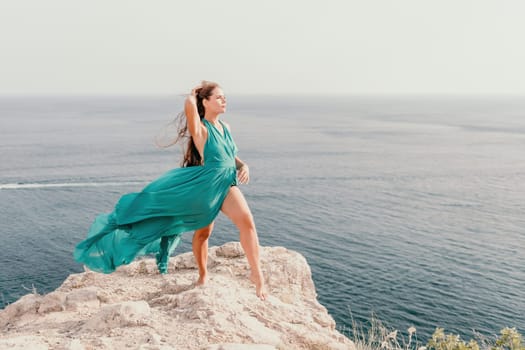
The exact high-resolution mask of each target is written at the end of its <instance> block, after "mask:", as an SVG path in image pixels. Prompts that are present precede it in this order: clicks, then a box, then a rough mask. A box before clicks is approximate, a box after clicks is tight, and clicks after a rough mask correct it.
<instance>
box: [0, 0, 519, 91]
mask: <svg viewBox="0 0 525 350" xmlns="http://www.w3.org/2000/svg"><path fill="white" fill-rule="evenodd" d="M524 43H525V1H522V0H512V1H508V0H494V1H490V0H472V1H467V0H429V1H425V0H362V1H354V0H340V1H336V0H315V1H314V0H303V1H299V0H290V1H288V0H258V1H250V0H231V1H230V0H214V1H205V0H197V1H194V0H193V1H190V0H187V1H176V0H151V1H145V0H144V1H135V0H120V1H119V0H85V1H77V0H33V1H30V0H12V1H9V0H0V50H1V52H0V94H26V93H27V94H84V93H87V94H158V93H161V94H172V93H183V92H186V91H187V90H189V89H190V88H191V87H192V86H193V85H194V84H195V83H197V82H198V81H200V80H202V79H207V80H214V81H217V82H219V83H220V84H221V85H222V86H223V87H224V89H225V91H226V92H227V93H247V94H258V93H261V94H280V93H312V94H316V93H323V94H331V93H337V94H347V93H348V94H376V93H377V94H414V93H415V94H428V93H439V94H524V95H525V44H524Z"/></svg>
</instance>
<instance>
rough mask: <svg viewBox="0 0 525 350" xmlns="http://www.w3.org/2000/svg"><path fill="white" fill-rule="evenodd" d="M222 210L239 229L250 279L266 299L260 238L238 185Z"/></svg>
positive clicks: (230, 193)
mask: <svg viewBox="0 0 525 350" xmlns="http://www.w3.org/2000/svg"><path fill="white" fill-rule="evenodd" d="M221 210H222V212H223V213H224V214H225V215H226V216H227V217H228V218H229V219H230V220H231V221H232V222H233V223H234V224H235V226H237V228H238V229H239V234H240V241H241V246H242V248H243V249H244V253H245V254H246V258H247V259H248V264H250V269H251V275H250V279H251V280H252V282H253V283H255V289H256V294H257V296H258V297H259V298H261V300H265V299H266V297H267V296H268V291H267V290H266V286H265V284H264V276H263V273H262V270H261V264H260V261H259V238H258V237H257V231H256V229H255V223H254V221H253V216H252V213H251V211H250V208H249V207H248V203H246V199H245V198H244V196H243V194H242V192H241V191H240V190H239V188H238V187H237V186H232V187H231V188H230V191H229V192H228V195H227V196H226V199H225V200H224V203H223V204H222V208H221Z"/></svg>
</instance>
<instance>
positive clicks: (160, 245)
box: [73, 119, 237, 273]
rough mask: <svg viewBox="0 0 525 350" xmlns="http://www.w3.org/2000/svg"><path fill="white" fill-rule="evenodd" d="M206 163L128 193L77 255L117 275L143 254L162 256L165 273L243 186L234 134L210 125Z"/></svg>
mask: <svg viewBox="0 0 525 350" xmlns="http://www.w3.org/2000/svg"><path fill="white" fill-rule="evenodd" d="M202 122H203V123H204V125H205V126H206V128H207V130H208V138H207V140H206V143H205V145H204V152H203V153H204V154H203V165H200V166H192V167H185V168H175V169H172V170H170V171H168V172H166V173H164V174H163V175H162V176H160V177H159V178H157V179H156V180H154V181H153V182H151V183H150V184H148V185H147V186H146V187H144V189H143V190H142V191H141V192H138V193H129V194H125V195H123V196H122V197H121V198H120V199H119V201H118V202H117V204H116V205H115V208H114V210H113V211H112V212H111V213H108V214H101V215H99V216H97V218H96V219H95V221H94V223H93V224H92V226H91V228H90V229H89V233H88V236H87V238H86V239H85V240H83V241H82V242H80V243H79V244H78V245H77V246H76V248H75V251H74V253H73V256H74V258H75V260H76V261H78V262H80V263H83V264H85V265H86V266H87V267H89V268H90V269H91V270H94V271H98V272H103V273H111V272H113V271H114V270H115V269H116V268H117V267H118V266H120V265H123V264H129V263H130V262H131V261H133V259H135V258H136V257H137V256H140V255H144V254H153V253H156V258H157V265H158V268H159V271H160V272H161V273H166V272H167V259H168V258H169V255H170V254H171V253H172V251H173V250H174V249H175V247H176V246H177V244H178V243H179V241H180V238H181V235H182V233H184V232H188V231H193V230H196V229H199V228H202V227H205V226H207V225H209V224H210V223H212V222H213V220H214V219H215V218H216V216H217V215H218V214H219V211H220V209H221V206H222V203H223V202H224V199H225V198H226V195H227V194H228V191H229V189H230V187H231V186H235V185H237V171H236V167H235V156H236V154H237V146H236V145H235V142H234V141H233V138H232V136H231V134H230V132H229V130H228V129H227V128H226V127H225V126H224V124H222V122H221V124H222V126H223V128H222V129H223V133H222V134H221V133H220V132H219V130H218V129H217V128H216V127H215V126H214V125H212V124H211V123H209V122H208V121H207V120H206V119H202Z"/></svg>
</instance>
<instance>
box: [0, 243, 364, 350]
mask: <svg viewBox="0 0 525 350" xmlns="http://www.w3.org/2000/svg"><path fill="white" fill-rule="evenodd" d="M261 263H262V267H263V271H264V273H265V276H266V279H267V284H268V289H269V292H270V296H269V298H268V299H267V300H266V301H260V300H259V299H258V298H257V297H256V295H255V288H254V286H253V285H252V284H251V283H250V282H249V279H248V274H249V270H248V264H247V262H246V259H245V256H244V253H243V251H242V249H241V247H240V245H239V243H234V242H232V243H227V244H225V245H223V246H220V247H212V248H210V253H209V258H208V268H209V280H208V282H207V284H206V285H204V286H195V285H194V282H195V281H196V279H197V277H198V272H197V266H196V265H195V262H194V259H193V255H192V254H191V253H185V254H181V255H178V256H175V257H172V258H171V259H170V263H169V273H168V274H167V275H160V274H159V273H158V272H157V267H156V265H155V260H154V259H143V260H138V261H136V262H133V263H132V264H130V265H127V266H122V267H120V268H119V269H118V270H117V271H116V272H114V273H112V274H110V275H104V274H100V273H96V272H91V271H87V272H83V273H79V274H73V275H70V276H69V277H68V278H67V279H66V280H65V281H64V283H63V284H62V285H61V286H60V287H59V288H57V289H56V290H55V291H53V292H51V293H49V294H46V295H38V294H28V295H25V296H24V297H22V298H20V299H19V300H18V301H16V302H15V303H13V304H10V305H8V306H7V307H6V308H5V309H4V310H0V349H34V350H38V349H70V350H77V349H78V350H81V349H84V350H91V349H142V350H154V349H155V350H170V349H208V350H219V349H224V350H234V349H238V350H241V349H246V350H250V349H253V350H256V349H259V350H270V349H280V350H284V349H350V350H354V349H355V347H354V345H353V343H352V342H351V341H350V340H349V339H348V338H346V337H345V336H343V335H342V334H340V333H339V332H338V331H337V330H336V329H335V322H334V320H333V318H332V317H331V316H330V315H329V314H328V312H327V311H326V308H325V307H323V306H322V305H321V304H319V302H318V301H317V298H316V297H317V294H316V291H315V286H314V283H313V281H312V276H311V272H310V267H309V266H308V264H307V262H306V260H305V258H304V257H303V256H302V255H300V254H299V253H297V252H294V251H290V250H287V249H285V248H282V247H262V249H261Z"/></svg>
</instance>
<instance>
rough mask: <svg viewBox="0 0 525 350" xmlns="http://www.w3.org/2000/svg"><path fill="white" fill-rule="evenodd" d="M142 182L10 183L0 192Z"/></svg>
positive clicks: (123, 184) (0, 188)
mask: <svg viewBox="0 0 525 350" xmlns="http://www.w3.org/2000/svg"><path fill="white" fill-rule="evenodd" d="M142 183H144V182H143V181H125V182H63V183H11V184H0V190H21V189H34V188H53V187H101V186H127V185H137V184H142Z"/></svg>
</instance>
